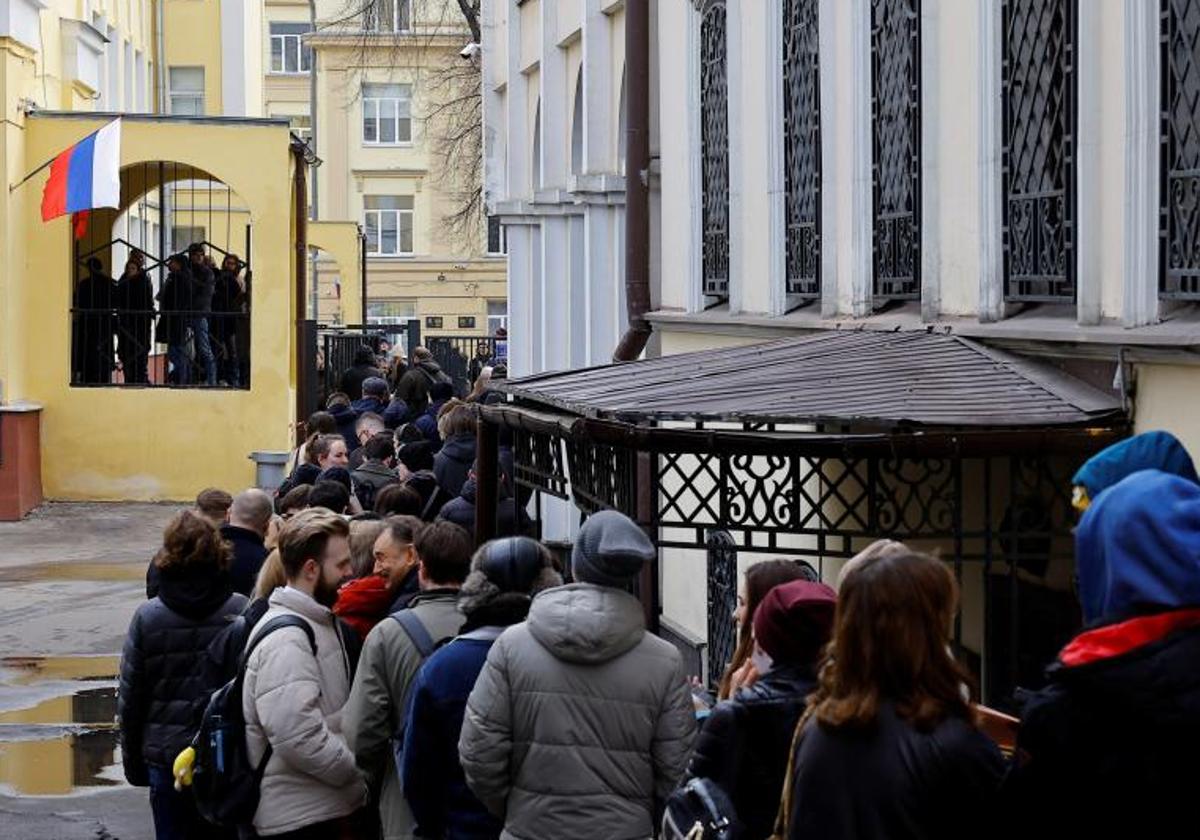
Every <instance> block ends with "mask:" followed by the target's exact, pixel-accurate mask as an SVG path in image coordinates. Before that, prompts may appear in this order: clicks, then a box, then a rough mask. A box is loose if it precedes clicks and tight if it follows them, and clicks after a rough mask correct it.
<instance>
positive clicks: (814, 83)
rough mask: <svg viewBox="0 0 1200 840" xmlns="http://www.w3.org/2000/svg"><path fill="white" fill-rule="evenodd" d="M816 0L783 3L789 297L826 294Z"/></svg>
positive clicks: (811, 297)
mask: <svg viewBox="0 0 1200 840" xmlns="http://www.w3.org/2000/svg"><path fill="white" fill-rule="evenodd" d="M817 7H818V2H817V0H784V3H783V108H784V123H783V125H784V132H783V141H784V156H785V164H786V167H787V171H786V182H787V194H786V199H785V201H786V212H787V293H788V294H789V295H797V296H799V297H801V298H807V299H813V298H818V297H820V296H821V83H820V55H819V50H818V37H817V36H818V13H817Z"/></svg>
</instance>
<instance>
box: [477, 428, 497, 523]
mask: <svg viewBox="0 0 1200 840" xmlns="http://www.w3.org/2000/svg"><path fill="white" fill-rule="evenodd" d="M499 441H500V435H499V432H498V430H497V429H496V427H495V426H494V425H492V423H490V422H489V421H488V420H487V418H485V417H483V416H482V415H481V416H480V417H479V425H478V427H477V431H476V438H475V451H476V458H475V471H476V472H475V545H476V546H481V545H483V544H484V543H485V542H487V541H488V540H490V539H492V538H493V537H494V536H496V504H497V501H498V499H499V496H500V492H499V489H500V488H499V484H500V481H499V479H500V476H499V472H500V471H499V461H500V445H499Z"/></svg>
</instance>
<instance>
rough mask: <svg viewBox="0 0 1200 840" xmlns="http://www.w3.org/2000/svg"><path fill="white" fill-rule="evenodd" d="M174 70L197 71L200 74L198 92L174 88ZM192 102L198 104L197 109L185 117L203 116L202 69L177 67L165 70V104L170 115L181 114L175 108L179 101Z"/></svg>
mask: <svg viewBox="0 0 1200 840" xmlns="http://www.w3.org/2000/svg"><path fill="white" fill-rule="evenodd" d="M176 70H197V71H199V73H200V90H199V91H195V90H190V89H189V90H182V91H181V90H177V89H176V87H175V79H174V76H175V71H176ZM184 99H187V100H192V101H196V102H198V103H199V108H198V109H197V110H196V111H194V112H188V113H187V114H185V116H199V115H203V114H204V68H203V67H190V66H177V67H168V68H167V102H168V104H169V107H170V112H171V113H172V114H180V113H183V112H181V111H179V110H178V109H177V108H176V105H175V103H176V102H177V101H179V100H184Z"/></svg>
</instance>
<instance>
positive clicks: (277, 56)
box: [271, 38, 283, 73]
mask: <svg viewBox="0 0 1200 840" xmlns="http://www.w3.org/2000/svg"><path fill="white" fill-rule="evenodd" d="M271 71H272V72H274V73H282V72H283V39H282V38H272V39H271Z"/></svg>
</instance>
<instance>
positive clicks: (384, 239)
mask: <svg viewBox="0 0 1200 840" xmlns="http://www.w3.org/2000/svg"><path fill="white" fill-rule="evenodd" d="M379 215H380V220H379V221H380V223H381V224H380V226H381V227H382V229H383V230H382V236H381V245H382V248H381V250H382V252H383V253H385V254H394V253H396V213H395V212H394V211H387V212H382V213H380V214H379Z"/></svg>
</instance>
